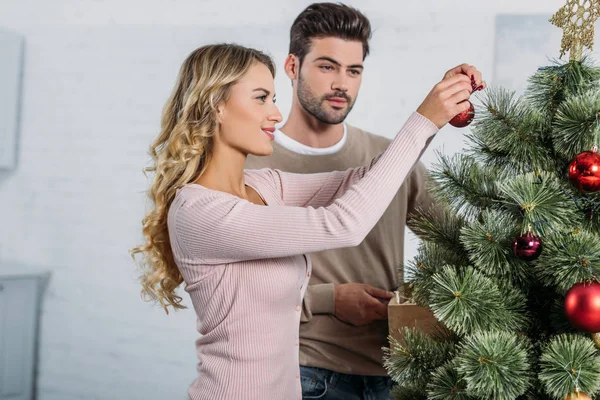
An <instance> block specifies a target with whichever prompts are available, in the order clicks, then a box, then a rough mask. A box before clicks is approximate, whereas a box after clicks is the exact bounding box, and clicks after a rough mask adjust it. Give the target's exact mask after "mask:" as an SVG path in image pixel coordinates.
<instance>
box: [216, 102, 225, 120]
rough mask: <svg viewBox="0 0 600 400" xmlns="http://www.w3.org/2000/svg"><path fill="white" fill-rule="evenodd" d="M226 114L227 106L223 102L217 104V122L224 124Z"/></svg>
mask: <svg viewBox="0 0 600 400" xmlns="http://www.w3.org/2000/svg"><path fill="white" fill-rule="evenodd" d="M224 114H225V107H224V105H223V103H219V104H217V109H216V118H217V123H218V124H222V123H223V117H224Z"/></svg>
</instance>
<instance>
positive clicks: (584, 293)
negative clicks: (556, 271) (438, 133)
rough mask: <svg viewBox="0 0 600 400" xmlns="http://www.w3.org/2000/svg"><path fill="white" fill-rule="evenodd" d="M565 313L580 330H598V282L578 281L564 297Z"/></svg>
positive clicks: (599, 288)
mask: <svg viewBox="0 0 600 400" xmlns="http://www.w3.org/2000/svg"><path fill="white" fill-rule="evenodd" d="M565 313H566V314H567V317H568V318H569V321H571V324H572V325H573V326H574V327H575V328H577V329H578V330H580V331H583V332H588V333H596V332H600V283H598V282H591V283H590V282H580V283H576V284H575V285H573V287H572V288H571V289H569V291H568V292H567V296H566V297H565Z"/></svg>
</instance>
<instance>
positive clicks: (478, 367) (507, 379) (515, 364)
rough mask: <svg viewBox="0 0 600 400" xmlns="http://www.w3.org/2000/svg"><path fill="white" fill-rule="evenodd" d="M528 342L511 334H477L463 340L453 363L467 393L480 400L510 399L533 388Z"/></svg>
mask: <svg viewBox="0 0 600 400" xmlns="http://www.w3.org/2000/svg"><path fill="white" fill-rule="evenodd" d="M529 350H530V344H529V342H528V340H527V339H526V338H525V337H523V336H519V335H517V334H514V333H507V332H480V333H476V334H473V335H470V336H469V337H467V338H465V341H464V342H463V344H462V346H461V348H460V350H459V353H458V356H457V357H456V362H457V364H458V367H457V370H458V372H459V373H460V374H461V376H462V377H463V378H464V379H465V381H466V382H467V392H468V393H470V394H471V395H473V396H477V397H479V398H482V399H496V400H513V399H514V398H516V397H517V396H520V395H523V394H524V393H525V392H526V391H527V390H528V389H529V388H530V387H531V386H532V378H533V377H532V374H531V372H530V368H531V365H530V362H529V353H528V352H529Z"/></svg>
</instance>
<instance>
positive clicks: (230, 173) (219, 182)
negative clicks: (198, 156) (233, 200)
mask: <svg viewBox="0 0 600 400" xmlns="http://www.w3.org/2000/svg"><path fill="white" fill-rule="evenodd" d="M245 164H246V155H245V154H243V153H240V152H238V151H235V150H234V149H232V148H231V147H226V148H225V147H221V146H218V145H216V146H215V147H214V148H213V154H212V157H211V158H210V161H209V163H208V165H207V166H206V169H205V171H204V173H203V174H202V175H201V176H200V177H199V178H198V179H197V180H196V182H195V183H197V184H199V185H202V186H204V187H207V188H209V189H212V190H218V191H221V192H226V193H229V194H232V195H234V196H238V197H241V198H243V199H247V198H248V194H247V191H246V186H245V182H244V165H245Z"/></svg>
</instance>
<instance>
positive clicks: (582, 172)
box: [569, 151, 600, 193]
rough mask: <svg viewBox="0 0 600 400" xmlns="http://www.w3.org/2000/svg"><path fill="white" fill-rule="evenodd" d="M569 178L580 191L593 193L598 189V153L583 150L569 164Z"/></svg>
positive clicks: (599, 166) (599, 160)
mask: <svg viewBox="0 0 600 400" xmlns="http://www.w3.org/2000/svg"><path fill="white" fill-rule="evenodd" d="M569 180H570V181H571V183H572V184H573V186H575V187H576V188H577V189H579V191H580V192H584V193H586V192H587V193H593V192H597V191H599V190H600V154H598V153H597V152H596V151H584V152H583V153H579V154H577V155H576V156H575V158H574V159H573V161H571V164H569Z"/></svg>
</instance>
